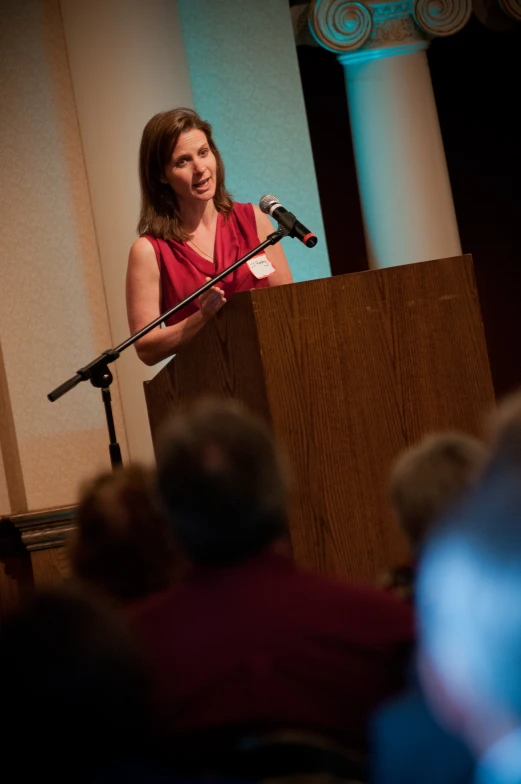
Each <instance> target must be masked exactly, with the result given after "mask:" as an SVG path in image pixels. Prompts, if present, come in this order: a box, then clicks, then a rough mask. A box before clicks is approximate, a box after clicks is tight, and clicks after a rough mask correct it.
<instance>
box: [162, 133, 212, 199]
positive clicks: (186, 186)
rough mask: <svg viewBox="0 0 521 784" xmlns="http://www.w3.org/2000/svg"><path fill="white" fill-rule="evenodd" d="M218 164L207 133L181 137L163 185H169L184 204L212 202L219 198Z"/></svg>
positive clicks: (183, 134) (168, 164) (166, 167)
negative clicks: (216, 192)
mask: <svg viewBox="0 0 521 784" xmlns="http://www.w3.org/2000/svg"><path fill="white" fill-rule="evenodd" d="M216 178H217V161H216V160H215V155H214V154H213V152H212V151H211V149H210V146H209V144H208V141H207V139H206V134H205V133H204V132H203V131H199V130H192V131H185V132H184V133H182V134H181V135H180V136H179V139H178V141H177V144H176V146H175V148H174V152H173V153H172V158H171V159H170V161H169V162H168V163H167V165H166V166H165V170H164V176H163V179H162V182H165V183H168V184H169V185H170V187H171V188H172V190H173V191H174V193H175V195H176V196H177V198H178V199H179V200H180V201H182V202H183V201H184V202H187V201H194V200H195V201H209V200H210V199H213V197H214V196H215V188H216V184H217V183H216Z"/></svg>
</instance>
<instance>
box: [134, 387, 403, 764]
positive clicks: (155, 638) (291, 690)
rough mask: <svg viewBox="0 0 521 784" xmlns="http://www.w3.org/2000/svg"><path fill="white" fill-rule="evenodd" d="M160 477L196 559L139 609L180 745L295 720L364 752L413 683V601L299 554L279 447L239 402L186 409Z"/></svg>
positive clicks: (167, 440)
mask: <svg viewBox="0 0 521 784" xmlns="http://www.w3.org/2000/svg"><path fill="white" fill-rule="evenodd" d="M158 484H159V490H160V494H161V496H162V499H163V503H164V506H165V510H166V512H167V516H168V520H169V523H170V526H171V528H172V530H173V532H174V533H175V536H176V538H177V540H178V542H179V543H180V546H181V547H182V548H183V550H184V552H185V554H186V556H187V558H188V559H189V560H190V562H191V563H192V564H193V567H194V569H193V572H192V573H191V574H189V575H188V576H187V577H186V579H185V580H184V581H183V582H182V584H181V585H179V586H178V587H176V589H175V590H170V591H167V592H165V593H164V594H163V595H161V596H155V597H153V598H151V599H149V600H147V601H145V602H142V603H141V604H140V605H139V606H138V607H135V608H133V611H132V613H131V618H132V620H133V623H134V625H135V627H136V629H137V631H138V633H139V635H140V637H141V639H142V642H143V646H144V650H145V651H146V655H147V658H148V661H149V664H150V669H151V672H152V673H153V675H154V677H155V682H156V693H157V698H158V701H159V704H160V708H161V711H162V716H163V719H164V722H165V727H166V728H167V729H166V731H167V732H168V733H169V734H170V737H171V738H172V739H177V741H178V742H177V746H176V748H177V749H179V748H180V747H181V746H182V747H183V748H189V747H190V742H191V739H193V738H197V739H198V743H199V745H198V747H197V748H198V749H199V753H200V749H201V740H200V739H201V738H202V737H204V738H205V743H207V744H209V745H210V746H211V745H212V743H214V744H219V745H220V746H221V747H222V742H223V738H226V739H230V738H238V737H242V738H244V735H245V734H251V733H259V732H263V731H269V730H274V729H276V728H293V729H302V730H309V731H312V732H317V733H320V734H323V735H324V736H328V737H330V738H334V739H336V740H338V741H340V742H341V743H342V744H343V745H344V746H345V747H348V748H350V749H354V750H356V751H357V752H359V751H362V752H365V750H366V741H367V727H368V721H369V717H370V716H371V714H372V712H373V711H374V709H375V708H376V706H377V705H379V704H380V703H381V702H382V701H383V700H384V699H386V698H387V697H389V696H390V695H391V694H393V693H395V692H397V691H398V690H399V689H400V688H401V687H402V686H403V683H404V678H405V672H406V667H407V664H408V656H409V652H410V647H411V644H412V640H413V623H412V611H411V608H410V607H408V606H407V605H406V604H404V603H401V602H397V601H395V600H394V599H393V598H392V597H390V596H387V595H386V594H385V593H384V592H382V591H377V590H373V589H371V588H370V587H363V586H360V585H356V584H351V583H349V582H341V581H336V580H333V579H329V578H327V577H324V576H321V575H318V574H314V573H311V572H307V571H305V570H303V569H301V568H299V567H297V566H296V565H295V563H294V562H293V561H292V559H291V557H290V555H289V553H288V551H287V549H288V548H287V544H286V542H287V507H288V481H287V477H286V471H285V469H284V466H283V463H282V460H281V457H280V454H279V452H278V450H277V448H276V446H275V443H274V441H273V438H272V435H271V434H270V432H269V430H268V429H267V428H266V427H265V426H264V425H263V424H262V423H260V422H259V421H257V420H256V419H254V418H253V417H252V416H250V415H249V414H248V413H247V412H246V411H244V410H243V409H242V408H241V407H240V406H238V405H237V404H235V403H232V402H224V401H223V402H213V401H199V402H198V403H197V404H195V405H194V406H193V407H192V409H191V410H188V411H186V412H184V413H182V414H179V415H178V416H177V417H176V418H175V420H174V421H173V422H172V423H171V424H170V426H169V427H168V428H167V430H166V431H165V433H164V437H163V443H162V448H161V449H160V451H159V456H158ZM218 730H221V731H220V732H218ZM205 731H207V733H208V734H206V732H205Z"/></svg>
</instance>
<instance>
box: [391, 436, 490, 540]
mask: <svg viewBox="0 0 521 784" xmlns="http://www.w3.org/2000/svg"><path fill="white" fill-rule="evenodd" d="M487 456H488V450H487V449H486V447H485V445H484V444H483V443H482V442H481V441H478V440H477V439H475V438H472V437H471V436H468V435H466V434H465V433H439V434H435V435H429V436H426V437H425V438H424V439H423V440H422V441H421V442H420V443H419V444H417V445H415V446H412V447H410V448H409V449H406V450H405V451H404V452H403V453H402V454H401V455H400V456H399V457H398V459H397V460H396V462H395V464H394V466H393V468H392V472H391V498H392V501H393V505H394V508H395V512H396V514H397V516H398V519H399V522H400V525H401V526H402V528H403V530H404V532H405V533H406V535H407V537H408V538H409V541H410V543H411V544H412V546H413V547H416V548H417V547H419V546H420V545H421V544H423V541H424V539H425V537H426V535H427V534H428V533H429V531H430V529H431V527H432V525H433V523H435V522H436V521H437V520H438V518H439V517H440V516H441V515H444V514H445V513H446V512H448V511H449V508H450V507H451V506H452V505H453V504H454V503H457V502H459V501H460V500H461V499H462V497H463V495H464V494H465V492H466V491H467V490H468V489H470V487H471V485H472V483H473V482H474V481H475V479H476V477H477V475H478V473H479V471H480V470H481V468H482V467H483V465H484V463H485V460H486V458H487Z"/></svg>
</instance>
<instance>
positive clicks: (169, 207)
mask: <svg viewBox="0 0 521 784" xmlns="http://www.w3.org/2000/svg"><path fill="white" fill-rule="evenodd" d="M192 130H198V131H203V133H204V134H205V135H206V138H207V140H208V146H209V147H210V149H211V151H212V152H213V154H214V155H215V160H216V162H217V182H216V189H215V196H214V199H213V201H214V204H215V208H216V209H217V211H218V212H220V213H221V214H222V215H224V216H225V217H226V216H227V215H228V214H229V213H230V212H231V209H232V197H231V195H230V194H229V193H228V191H227V190H226V188H225V185H224V164H223V161H222V158H221V154H220V153H219V150H218V149H217V147H216V144H215V142H214V140H213V136H212V126H211V125H210V124H209V123H207V122H206V121H205V120H201V118H200V117H199V115H198V114H197V112H194V110H193V109H185V108H179V109H172V110H171V111H169V112H160V113H159V114H155V115H154V116H153V117H152V119H151V120H149V121H148V122H147V124H146V126H145V130H144V131H143V136H142V137H141V145H140V148H139V181H140V185H141V212H140V216H139V223H138V227H137V229H138V232H139V234H140V235H141V234H151V235H152V236H154V237H157V238H159V239H162V240H166V239H173V240H178V241H182V240H188V239H190V235H189V234H188V233H187V232H186V231H185V230H184V229H183V226H182V225H181V216H180V214H179V208H178V204H177V197H176V195H175V193H174V192H173V190H172V188H171V187H170V185H168V183H165V182H161V179H162V177H163V176H164V171H165V166H166V165H167V163H168V162H169V161H170V159H171V157H172V154H173V152H174V149H175V146H176V144H177V142H178V140H179V136H180V135H181V134H182V133H184V132H185V131H192Z"/></svg>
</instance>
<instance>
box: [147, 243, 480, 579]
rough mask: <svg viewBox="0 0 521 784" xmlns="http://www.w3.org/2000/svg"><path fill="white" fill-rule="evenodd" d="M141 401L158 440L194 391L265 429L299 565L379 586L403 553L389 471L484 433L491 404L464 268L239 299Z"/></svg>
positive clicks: (375, 274)
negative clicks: (417, 454)
mask: <svg viewBox="0 0 521 784" xmlns="http://www.w3.org/2000/svg"><path fill="white" fill-rule="evenodd" d="M145 390H146V397H147V405H148V410H149V416H150V422H151V427H152V434H153V438H154V441H156V440H157V438H158V435H159V433H160V429H161V424H162V422H163V421H164V420H165V418H166V417H167V416H168V415H169V414H170V413H172V412H173V411H174V410H175V409H176V407H177V406H178V405H179V404H180V403H182V402H183V401H186V400H190V399H193V398H194V397H196V396H197V395H200V394H216V395H222V396H229V397H234V398H237V399H240V400H242V401H244V402H245V403H247V404H248V406H249V407H250V408H251V409H252V410H253V411H256V412H257V413H259V414H260V415H261V416H263V417H264V418H266V419H267V420H268V421H269V422H270V423H271V425H272V427H273V428H274V431H275V433H276V435H277V437H278V439H279V441H280V443H281V445H282V447H283V448H284V450H285V452H286V454H287V455H288V457H289V460H290V464H291V466H292V469H293V478H294V494H293V505H292V510H291V537H292V543H293V548H294V553H295V557H296V559H297V561H299V562H300V563H301V564H303V565H306V566H308V567H311V568H313V569H318V570H320V571H322V572H326V573H329V574H335V575H339V576H349V577H357V578H369V579H374V578H375V577H376V576H377V575H378V574H379V573H381V572H382V571H383V570H385V569H387V568H388V567H390V566H392V565H394V564H396V563H399V562H400V561H402V560H403V559H404V558H405V557H406V556H407V547H406V543H405V540H404V538H403V536H402V535H401V532H400V531H399V530H398V527H397V525H396V524H395V522H394V520H393V516H392V511H391V507H390V502H389V497H388V489H387V482H388V475H389V470H390V466H391V464H392V462H393V460H394V459H395V458H396V456H397V455H398V454H399V452H401V451H402V450H403V449H404V448H405V447H406V446H407V445H410V444H411V443H414V442H415V441H417V440H418V439H420V438H421V437H422V436H423V435H424V434H425V433H426V432H433V431H439V430H445V429H458V430H463V431H465V432H467V433H471V434H480V432H481V427H482V419H483V416H484V415H485V414H486V413H488V411H489V410H490V409H491V407H492V406H493V404H494V396H493V389H492V382H491V377H490V370H489V364H488V357H487V353H486V346H485V340H484V332H483V325H482V322H481V315H480V308H479V302H478V297H477V293H476V286H475V281H474V273H473V265H472V259H471V257H470V256H464V257H458V258H454V259H443V260H438V261H429V262H422V263H421V264H412V265H407V266H402V267H393V268H390V269H385V270H375V271H369V272H362V273H355V274H351V275H344V276H338V277H335V278H326V279H323V280H316V281H308V282H304V283H298V284H293V285H291V286H281V287H278V288H274V289H264V290H260V291H254V292H248V293H244V294H239V295H237V296H236V297H234V298H233V299H232V300H231V301H230V302H229V303H228V304H227V305H226V307H225V308H223V310H222V311H221V312H220V313H219V314H218V315H217V317H216V318H215V319H214V320H213V321H212V322H210V323H209V324H208V325H207V326H206V327H205V329H204V330H202V331H201V333H199V335H197V337H196V338H195V339H194V341H192V343H191V344H190V345H189V346H187V347H185V349H184V350H183V351H182V352H180V353H179V354H178V355H177V356H176V357H175V358H174V359H173V360H172V361H171V362H170V363H169V365H168V366H166V367H165V368H164V369H163V370H162V371H161V373H159V374H158V376H156V378H155V379H153V380H152V381H151V382H148V383H147V384H145Z"/></svg>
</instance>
